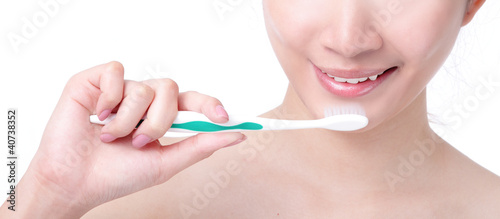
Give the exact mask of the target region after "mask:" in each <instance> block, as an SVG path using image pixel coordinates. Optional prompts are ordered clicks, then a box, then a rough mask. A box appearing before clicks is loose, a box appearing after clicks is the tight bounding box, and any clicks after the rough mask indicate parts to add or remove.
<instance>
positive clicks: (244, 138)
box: [224, 135, 247, 147]
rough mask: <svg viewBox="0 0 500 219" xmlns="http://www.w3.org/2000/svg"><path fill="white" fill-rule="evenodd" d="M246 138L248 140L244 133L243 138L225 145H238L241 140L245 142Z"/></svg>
mask: <svg viewBox="0 0 500 219" xmlns="http://www.w3.org/2000/svg"><path fill="white" fill-rule="evenodd" d="M245 140H247V136H246V135H243V138H240V139H238V140H236V141H235V142H233V143H231V144H228V145H226V146H224V147H231V146H234V145H237V144H239V143H241V142H243V141H245Z"/></svg>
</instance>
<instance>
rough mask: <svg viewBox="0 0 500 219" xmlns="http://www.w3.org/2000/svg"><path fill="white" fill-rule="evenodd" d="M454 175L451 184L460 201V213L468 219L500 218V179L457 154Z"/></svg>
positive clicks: (454, 160)
mask: <svg viewBox="0 0 500 219" xmlns="http://www.w3.org/2000/svg"><path fill="white" fill-rule="evenodd" d="M450 160H452V161H451V162H452V163H454V164H453V165H450V166H453V169H455V170H451V171H453V172H454V173H453V174H451V176H452V178H451V180H450V184H453V185H454V186H452V188H453V190H455V191H453V190H450V191H452V192H454V193H455V195H453V196H452V197H454V198H456V199H459V202H460V203H461V204H460V205H459V207H460V208H461V209H459V211H460V212H463V215H464V216H466V218H469V217H470V218H499V217H500V177H499V176H498V175H496V174H494V173H492V172H491V171H489V170H487V169H486V168H484V167H482V166H480V165H479V164H477V163H475V162H474V161H472V160H471V159H469V158H468V157H467V156H465V155H463V154H461V153H460V152H457V153H456V154H455V156H454V159H450Z"/></svg>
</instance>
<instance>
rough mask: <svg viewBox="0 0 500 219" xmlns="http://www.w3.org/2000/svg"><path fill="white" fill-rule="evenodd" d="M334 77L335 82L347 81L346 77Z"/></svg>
mask: <svg viewBox="0 0 500 219" xmlns="http://www.w3.org/2000/svg"><path fill="white" fill-rule="evenodd" d="M334 79H335V81H337V82H343V83H345V82H347V79H345V78H341V77H334Z"/></svg>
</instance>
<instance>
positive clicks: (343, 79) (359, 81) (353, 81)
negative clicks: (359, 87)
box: [321, 70, 385, 84]
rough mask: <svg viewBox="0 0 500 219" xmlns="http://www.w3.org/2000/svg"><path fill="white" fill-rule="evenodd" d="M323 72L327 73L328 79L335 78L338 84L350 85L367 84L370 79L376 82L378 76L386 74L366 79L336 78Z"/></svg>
mask: <svg viewBox="0 0 500 219" xmlns="http://www.w3.org/2000/svg"><path fill="white" fill-rule="evenodd" d="M321 72H323V73H325V74H326V75H328V77H330V78H333V79H334V80H335V81H337V82H342V83H349V84H357V83H361V82H365V81H367V80H368V79H370V80H372V81H375V80H377V78H378V76H380V75H382V74H384V73H385V72H381V73H379V74H376V75H373V76H370V77H366V78H341V77H335V76H333V75H330V74H328V73H326V72H325V71H323V70H321Z"/></svg>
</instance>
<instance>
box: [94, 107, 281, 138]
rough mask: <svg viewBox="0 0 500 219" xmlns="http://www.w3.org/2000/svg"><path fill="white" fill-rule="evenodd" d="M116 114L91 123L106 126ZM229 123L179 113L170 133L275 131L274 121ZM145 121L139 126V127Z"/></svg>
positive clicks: (252, 119) (236, 119)
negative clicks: (271, 125) (272, 124)
mask: <svg viewBox="0 0 500 219" xmlns="http://www.w3.org/2000/svg"><path fill="white" fill-rule="evenodd" d="M115 117H116V114H111V115H110V116H109V117H108V118H107V119H105V120H104V121H100V120H99V118H98V117H97V116H96V115H92V116H90V122H91V123H94V124H101V125H105V124H108V123H109V122H111V121H112V120H113V119H114V118H115ZM229 118H230V119H229V121H228V122H226V123H223V124H218V123H214V122H212V121H210V120H209V119H208V118H207V117H206V116H205V115H203V114H201V113H197V112H192V111H179V112H178V113H177V117H176V118H175V120H174V122H173V124H172V126H171V127H170V129H169V130H168V131H169V132H182V133H200V132H240V131H250V130H273V129H272V128H270V127H269V125H268V124H270V123H272V122H273V121H275V122H276V121H281V120H273V121H271V120H270V119H265V118H258V117H241V116H230V117H229ZM142 121H143V120H141V121H140V122H139V124H137V126H139V125H140V124H141V122H142Z"/></svg>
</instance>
